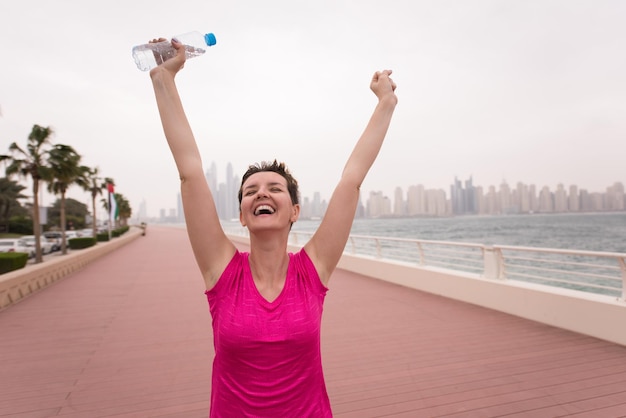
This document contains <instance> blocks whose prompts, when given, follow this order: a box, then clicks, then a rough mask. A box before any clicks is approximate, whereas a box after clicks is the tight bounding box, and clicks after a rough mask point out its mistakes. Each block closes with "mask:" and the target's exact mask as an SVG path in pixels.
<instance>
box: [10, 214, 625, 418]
mask: <svg viewBox="0 0 626 418" xmlns="http://www.w3.org/2000/svg"><path fill="white" fill-rule="evenodd" d="M330 287H331V291H330V292H329V294H328V296H327V300H326V310H325V313H324V328H323V336H322V338H323V342H322V344H323V358H324V367H325V374H326V379H327V384H328V390H329V394H330V398H331V403H332V405H333V410H334V413H335V416H336V417H359V418H362V417H383V416H394V417H444V416H445V417H504V416H506V417H560V416H572V417H590V418H591V417H593V418H598V417H600V418H601V417H611V418H614V417H626V347H623V346H619V345H616V344H611V343H608V342H604V341H600V340H597V339H594V338H590V337H586V336H582V335H578V334H574V333H571V332H567V331H563V330H559V329H555V328H552V327H549V326H545V325H542V324H538V323H534V322H531V321H527V320H523V319H520V318H516V317H513V316H509V315H505V314H501V313H497V312H494V311H490V310H487V309H483V308H480V307H476V306H472V305H468V304H464V303H459V302H455V301H450V300H447V299H444V298H440V297H437V296H433V295H429V294H426V293H422V292H418V291H414V290H410V289H406V288H402V287H399V286H395V285H392V284H388V283H384V282H381V281H377V280H372V279H368V278H365V277H362V276H359V275H356V274H352V273H349V272H345V271H337V272H336V273H335V274H334V277H333V278H332V280H331V285H330ZM203 290H204V289H203V284H202V280H201V278H200V275H199V273H198V272H197V268H196V265H195V262H194V260H193V257H192V254H191V250H190V247H189V243H188V241H187V236H186V233H185V231H184V230H179V229H175V228H166V227H156V226H150V227H149V229H148V233H147V235H146V236H145V237H141V238H140V239H137V240H135V241H133V242H131V243H130V244H128V245H127V246H125V247H123V248H122V249H121V250H118V251H115V252H113V253H111V254H109V255H107V256H105V257H103V258H102V259H100V260H98V261H96V262H94V263H92V264H90V265H89V266H87V267H86V268H85V269H84V270H82V271H81V272H79V273H77V274H74V275H73V276H70V277H67V278H66V279H64V280H62V281H60V282H58V283H56V284H54V285H53V286H51V287H50V288H48V289H45V290H44V291H42V292H40V293H38V294H36V295H34V296H32V297H30V298H28V299H26V300H24V301H22V302H20V303H19V304H17V305H15V306H13V307H10V308H9V309H7V310H5V311H3V312H0V417H21V418H36V417H53V416H62V417H81V418H89V417H125V418H128V417H177V418H179V417H180V418H185V417H206V415H207V411H208V408H209V392H210V374H211V361H212V356H213V347H212V340H211V326H210V317H209V312H208V306H207V303H206V299H205V297H204V294H203ZM616 326H619V324H616ZM625 326H626V325H625Z"/></svg>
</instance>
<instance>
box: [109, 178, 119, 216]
mask: <svg viewBox="0 0 626 418" xmlns="http://www.w3.org/2000/svg"><path fill="white" fill-rule="evenodd" d="M107 190H108V191H109V222H110V223H109V224H111V223H112V222H113V221H115V220H116V219H117V217H118V216H119V209H118V207H117V201H116V200H115V188H114V187H113V184H111V183H107Z"/></svg>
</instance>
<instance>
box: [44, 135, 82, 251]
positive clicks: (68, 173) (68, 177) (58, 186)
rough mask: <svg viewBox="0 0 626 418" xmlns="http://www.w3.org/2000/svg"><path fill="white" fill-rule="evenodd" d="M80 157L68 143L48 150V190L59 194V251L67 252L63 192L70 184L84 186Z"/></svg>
mask: <svg viewBox="0 0 626 418" xmlns="http://www.w3.org/2000/svg"><path fill="white" fill-rule="evenodd" d="M81 158H82V157H81V156H80V155H79V154H78V153H77V152H76V150H74V148H72V147H71V146H69V145H63V144H57V145H54V146H53V147H52V149H51V150H50V151H49V157H48V164H49V166H48V167H46V169H45V171H46V172H47V174H48V176H47V177H48V178H49V179H50V181H49V183H48V191H49V192H50V193H54V194H58V195H60V196H61V252H62V254H67V243H66V242H65V230H66V222H65V193H66V192H67V189H68V188H69V187H70V186H71V185H72V184H78V185H79V186H81V187H84V186H85V185H86V184H87V179H86V176H85V172H86V170H88V168H87V167H85V166H81V165H80V159H81Z"/></svg>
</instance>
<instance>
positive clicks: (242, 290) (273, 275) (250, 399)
mask: <svg viewBox="0 0 626 418" xmlns="http://www.w3.org/2000/svg"><path fill="white" fill-rule="evenodd" d="M161 40H164V39H162V38H161V39H159V40H154V42H158V41H161ZM172 44H173V46H174V47H175V48H176V49H177V55H176V57H175V58H172V59H170V60H168V61H166V62H164V63H163V64H161V65H159V66H158V67H157V68H154V69H152V70H151V72H150V76H151V79H152V83H153V87H154V92H155V96H156V102H157V106H158V109H159V114H160V116H161V122H162V124H163V130H164V133H165V137H166V138H167V142H168V144H169V147H170V149H171V152H172V155H173V157H174V160H175V162H176V166H177V168H178V172H179V174H180V179H181V195H182V201H183V207H184V211H185V220H186V223H187V232H188V235H189V240H190V242H191V246H192V248H193V252H194V256H195V259H196V262H197V264H198V267H199V268H200V271H201V273H202V277H203V278H204V282H205V284H206V289H207V290H206V295H207V299H208V301H209V307H210V311H211V316H212V319H213V337H214V346H215V358H214V361H213V376H212V389H211V411H210V416H212V417H231V416H233V417H242V416H254V417H299V418H300V417H330V416H332V412H331V408H330V402H329V400H328V395H327V392H326V387H325V384H324V378H323V373H322V364H321V356H320V323H321V315H322V305H323V301H324V296H325V294H326V291H327V285H328V281H329V279H330V277H331V273H332V272H333V270H334V269H335V267H336V265H337V263H338V262H339V258H340V257H341V254H342V252H343V249H344V247H345V244H346V242H347V239H348V235H349V233H350V228H351V226H352V221H353V219H354V214H355V211H356V207H357V203H358V199H359V187H360V185H361V183H362V182H363V180H364V178H365V175H366V174H367V172H368V170H369V169H370V167H371V166H372V164H373V163H374V160H375V159H376V156H377V155H378V152H379V150H380V147H381V145H382V143H383V140H384V137H385V135H386V133H387V129H388V127H389V123H390V121H391V116H392V114H393V111H394V109H395V106H396V103H397V98H396V95H395V88H396V85H395V84H394V82H393V81H392V80H391V79H390V78H389V76H390V75H391V71H389V70H385V71H381V72H376V73H375V74H374V76H373V78H372V81H371V84H370V88H371V89H372V91H373V92H374V93H375V95H376V97H377V98H378V104H377V106H376V108H375V110H374V113H373V114H372V116H371V119H370V121H369V123H368V125H367V127H366V128H365V131H364V132H363V134H362V135H361V138H360V139H359V141H358V142H357V144H356V146H355V148H354V150H353V151H352V154H351V155H350V157H349V159H348V161H347V163H346V165H345V168H344V170H343V173H342V175H341V179H340V180H339V183H338V184H337V186H336V188H335V190H334V192H333V195H332V197H331V199H330V202H329V204H328V209H327V210H326V214H325V215H324V218H323V220H322V222H321V223H320V226H319V228H318V230H317V231H316V232H315V234H314V235H313V236H312V237H311V240H310V241H309V242H307V243H306V244H305V245H304V247H303V248H302V249H301V250H300V251H298V252H297V253H288V252H287V241H288V236H289V231H290V228H291V225H292V224H293V223H294V222H295V221H296V220H297V219H298V215H299V214H300V206H299V204H298V185H297V182H296V181H295V179H293V177H292V176H291V174H290V173H289V171H288V170H287V169H286V167H285V165H284V164H282V163H280V164H279V163H277V162H276V161H274V162H273V163H263V164H260V165H255V166H251V167H250V169H249V170H248V171H247V172H246V174H245V175H244V176H243V179H242V183H241V188H240V191H239V201H240V220H241V224H242V225H243V226H245V227H247V228H248V230H249V235H250V251H249V253H246V252H240V251H238V249H237V248H236V247H235V245H234V244H233V243H232V242H231V241H230V240H229V239H228V237H227V236H226V235H225V233H224V231H223V230H222V227H221V224H220V220H219V218H218V215H217V210H216V207H215V203H214V201H213V196H212V195H211V191H210V189H209V186H208V184H207V181H206V178H205V176H204V170H203V167H202V161H201V158H200V154H199V151H198V147H197V145H196V142H195V139H194V136H193V133H192V130H191V127H190V126H189V123H188V121H187V118H186V116H185V112H184V110H183V106H182V103H181V100H180V97H179V95H178V91H177V88H176V84H175V81H174V79H175V76H176V74H177V73H178V71H180V69H182V68H183V66H184V63H185V54H184V49H183V47H182V45H181V44H179V43H177V42H175V41H172Z"/></svg>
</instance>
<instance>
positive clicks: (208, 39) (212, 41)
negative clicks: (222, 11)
mask: <svg viewBox="0 0 626 418" xmlns="http://www.w3.org/2000/svg"><path fill="white" fill-rule="evenodd" d="M204 42H206V44H207V45H208V46H213V45H215V44H216V42H217V40H216V39H215V35H213V34H212V33H207V34H206V35H204Z"/></svg>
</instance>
